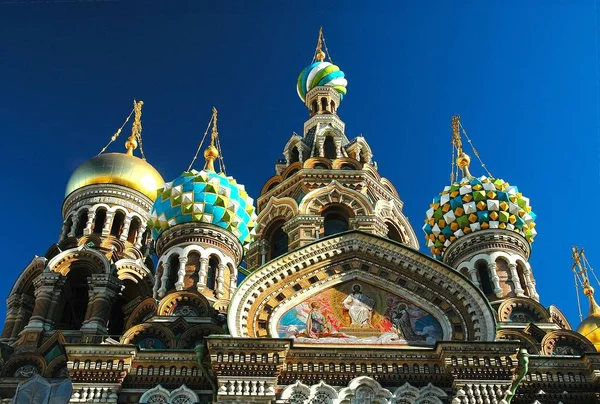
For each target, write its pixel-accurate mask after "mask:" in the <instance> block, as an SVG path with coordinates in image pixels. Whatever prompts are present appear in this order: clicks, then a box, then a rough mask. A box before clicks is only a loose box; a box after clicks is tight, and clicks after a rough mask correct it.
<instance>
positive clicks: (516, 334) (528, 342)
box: [496, 329, 540, 366]
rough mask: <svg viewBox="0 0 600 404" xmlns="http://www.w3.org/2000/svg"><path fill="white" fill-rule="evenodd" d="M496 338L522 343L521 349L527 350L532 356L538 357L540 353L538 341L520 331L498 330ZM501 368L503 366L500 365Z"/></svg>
mask: <svg viewBox="0 0 600 404" xmlns="http://www.w3.org/2000/svg"><path fill="white" fill-rule="evenodd" d="M496 337H497V338H498V339H508V340H512V341H516V340H518V341H521V347H523V348H525V349H527V352H529V353H530V354H532V355H538V354H539V353H540V349H539V342H538V341H536V340H535V339H534V338H533V337H531V336H530V335H527V334H525V333H524V332H522V331H520V330H508V329H504V330H498V333H497V334H496ZM500 366H501V364H500Z"/></svg>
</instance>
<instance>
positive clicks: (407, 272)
mask: <svg viewBox="0 0 600 404" xmlns="http://www.w3.org/2000/svg"><path fill="white" fill-rule="evenodd" d="M354 286H359V287H360V288H361V290H363V293H366V294H370V295H372V298H373V299H374V300H377V304H374V305H375V306H377V307H376V308H374V309H373V311H374V312H375V313H376V314H374V319H375V320H376V322H377V324H378V326H379V328H381V329H384V328H385V327H383V326H382V325H381V324H382V322H383V323H385V321H383V319H384V318H385V317H386V311H387V312H388V314H387V316H388V320H389V321H390V322H393V319H390V315H391V314H390V313H391V312H390V310H391V311H392V312H393V311H399V310H400V308H402V307H403V306H402V304H405V305H406V308H407V310H408V311H409V312H411V311H412V313H413V316H414V318H413V317H411V318H410V324H411V325H412V326H413V328H415V327H416V328H417V330H420V331H419V332H423V330H422V327H420V326H419V327H417V325H415V320H416V317H417V316H422V317H424V318H425V317H426V318H427V319H428V320H431V321H432V322H433V321H435V322H436V325H435V327H437V325H438V324H439V328H437V329H438V331H439V329H441V334H442V335H441V339H442V340H463V341H464V340H466V341H493V340H494V338H495V332H496V323H495V318H494V313H493V310H492V308H491V306H490V305H489V302H488V301H487V299H486V298H485V296H484V295H483V294H482V293H481V291H480V290H479V289H478V288H477V287H475V286H474V285H473V284H472V283H471V282H470V281H469V280H468V279H467V278H465V277H464V276H463V275H461V274H460V273H458V272H457V271H455V270H453V269H452V268H450V267H448V266H446V265H444V264H442V263H441V262H439V261H437V260H434V259H432V258H429V257H427V256H425V255H423V254H422V253H420V252H418V251H416V250H414V249H413V248H411V247H408V246H405V245H399V244H396V243H393V242H390V241H389V240H387V239H384V238H380V237H377V236H374V235H371V234H367V233H363V232H360V231H352V232H346V233H343V234H340V235H338V236H337V237H330V238H327V239H323V240H319V241H317V242H314V243H311V244H309V245H307V246H304V247H302V248H299V249H297V250H295V251H293V252H290V253H288V254H286V255H284V256H282V257H280V258H278V259H276V260H273V261H271V262H269V263H268V264H267V265H265V266H263V267H261V268H259V269H258V270H257V271H255V272H253V273H252V274H250V275H249V276H248V277H247V278H246V279H245V280H244V282H243V283H242V284H241V285H240V286H239V287H238V289H237V291H236V293H235V295H234V296H233V297H232V300H231V303H230V306H229V313H228V325H229V330H230V332H231V333H232V335H233V336H235V337H271V338H281V337H286V336H289V332H288V331H289V330H285V332H284V333H283V334H282V331H283V330H282V324H283V325H285V322H286V319H287V320H288V321H291V317H290V316H292V315H291V314H289V313H290V311H293V310H296V311H298V310H304V311H306V310H307V307H310V305H311V303H312V302H314V301H323V297H324V296H329V299H337V300H336V301H335V302H336V303H335V304H334V303H332V301H330V302H329V303H330V304H334V306H332V307H330V308H329V309H328V310H330V312H331V313H333V311H334V310H337V311H335V313H333V314H331V318H330V319H329V321H330V322H332V321H333V322H335V321H338V320H339V321H341V324H342V325H340V327H339V328H344V327H346V325H348V324H347V323H348V322H350V323H351V316H350V314H349V310H348V309H347V308H346V310H344V308H342V307H340V301H339V300H340V299H342V298H343V299H342V300H341V305H342V306H343V302H344V300H345V299H346V297H347V296H348V295H349V294H351V293H352V291H353V288H354ZM387 298H390V299H392V302H391V308H390V309H389V310H388V306H390V305H388V304H387V300H385V299H387ZM309 311H310V309H309ZM300 317H302V316H300ZM282 319H283V320H282ZM282 321H283V323H282ZM295 321H296V323H298V322H299V321H300V320H295ZM405 324H408V323H406V322H405ZM432 324H433V323H432ZM289 325H292V324H289ZM350 325H352V324H350ZM303 328H306V326H304V327H303ZM374 328H377V327H374ZM387 330H390V328H389V327H388V328H387ZM292 331H294V329H293V328H292ZM295 331H296V332H298V333H300V332H301V331H300V330H299V328H298V327H296V330H295ZM380 331H381V330H380ZM396 331H398V330H397V327H396ZM343 332H344V333H346V332H345V331H343ZM407 332H408V331H407ZM346 334H349V333H346ZM356 334H358V333H356ZM365 334H368V332H367V331H365V332H364V333H363V335H365ZM389 336H390V337H391V335H389ZM412 337H413V341H412V342H415V340H414V336H412ZM439 339H440V336H439V332H438V333H437V334H435V336H433V335H432V337H431V338H429V343H431V342H432V341H433V340H436V341H437V340H439ZM404 340H406V339H404ZM426 341H427V337H426ZM421 342H422V341H421ZM417 345H418V344H417Z"/></svg>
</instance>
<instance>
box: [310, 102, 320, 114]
mask: <svg viewBox="0 0 600 404" xmlns="http://www.w3.org/2000/svg"><path fill="white" fill-rule="evenodd" d="M317 112H319V103H318V102H317V100H313V102H312V113H313V114H316V113H317Z"/></svg>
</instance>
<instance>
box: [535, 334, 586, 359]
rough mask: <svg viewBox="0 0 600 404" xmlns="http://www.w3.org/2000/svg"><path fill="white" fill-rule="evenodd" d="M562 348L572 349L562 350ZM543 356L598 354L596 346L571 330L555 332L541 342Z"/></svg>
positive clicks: (547, 335)
mask: <svg viewBox="0 0 600 404" xmlns="http://www.w3.org/2000/svg"><path fill="white" fill-rule="evenodd" d="M562 347H567V348H570V351H569V350H568V349H560V350H559V348H562ZM541 348H542V349H541V354H542V355H578V356H579V355H583V354H584V353H587V352H590V353H594V352H597V351H596V348H595V347H594V345H593V344H592V343H591V342H590V340H588V339H587V338H586V337H584V336H583V335H581V334H579V333H577V332H575V331H570V330H554V331H550V332H549V333H548V334H546V335H545V336H544V338H543V339H542V342H541Z"/></svg>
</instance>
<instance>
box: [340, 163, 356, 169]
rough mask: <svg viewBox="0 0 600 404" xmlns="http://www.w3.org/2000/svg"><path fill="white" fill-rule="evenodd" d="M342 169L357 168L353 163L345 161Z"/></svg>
mask: <svg viewBox="0 0 600 404" xmlns="http://www.w3.org/2000/svg"><path fill="white" fill-rule="evenodd" d="M340 168H341V169H342V170H355V167H354V166H353V165H352V164H348V163H344V164H342V166H341V167H340Z"/></svg>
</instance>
